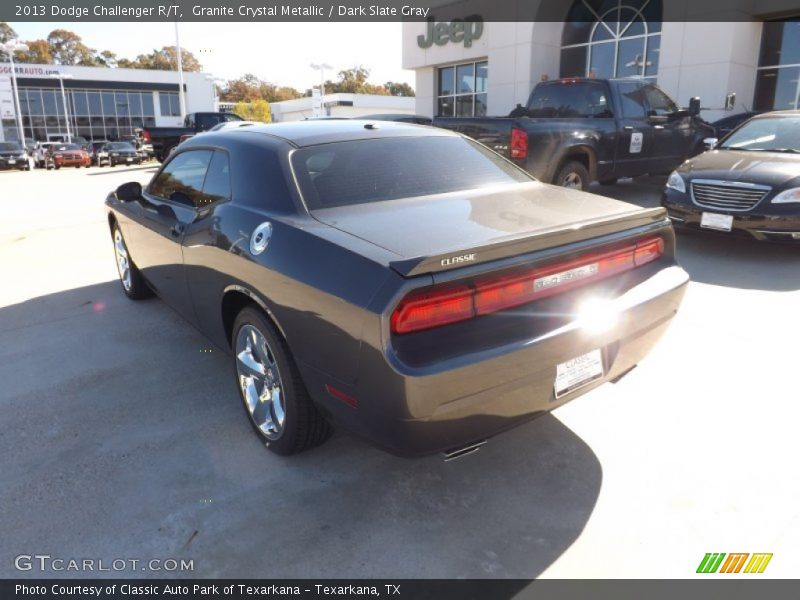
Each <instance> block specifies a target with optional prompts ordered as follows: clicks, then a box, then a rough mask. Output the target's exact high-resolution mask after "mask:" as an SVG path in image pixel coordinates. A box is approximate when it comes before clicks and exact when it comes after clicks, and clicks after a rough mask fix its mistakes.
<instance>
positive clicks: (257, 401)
mask: <svg viewBox="0 0 800 600" xmlns="http://www.w3.org/2000/svg"><path fill="white" fill-rule="evenodd" d="M235 352H236V372H237V375H238V377H239V387H240V389H241V390H242V397H243V398H244V402H245V406H247V411H248V413H250V418H251V419H252V420H253V423H255V425H256V427H258V429H259V430H260V431H261V433H263V434H264V435H265V436H266V437H267V438H268V439H271V440H276V439H278V438H279V437H280V436H281V434H282V433H283V426H284V422H285V421H286V412H285V409H284V397H283V385H282V383H281V376H280V373H279V372H278V365H277V363H276V361H275V355H274V353H273V352H272V350H271V349H270V347H269V344H268V343H267V340H266V338H265V337H264V335H263V334H262V333H261V332H260V331H259V330H258V329H256V328H255V327H254V326H252V325H243V326H242V328H241V329H240V330H239V333H237V334H236V347H235Z"/></svg>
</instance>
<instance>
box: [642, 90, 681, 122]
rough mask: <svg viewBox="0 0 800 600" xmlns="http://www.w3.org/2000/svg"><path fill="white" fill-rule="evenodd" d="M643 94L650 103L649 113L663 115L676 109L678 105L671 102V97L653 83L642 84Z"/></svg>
mask: <svg viewBox="0 0 800 600" xmlns="http://www.w3.org/2000/svg"><path fill="white" fill-rule="evenodd" d="M644 94H645V96H646V97H647V103H648V104H649V105H650V110H651V113H650V114H654V115H660V116H663V115H669V114H671V113H674V112H675V111H677V110H678V105H677V104H675V102H673V100H672V98H670V97H669V96H667V95H666V94H665V93H664V92H662V91H661V90H660V89H658V88H657V87H656V86H654V85H646V86H644Z"/></svg>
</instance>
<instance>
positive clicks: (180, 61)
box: [175, 21, 186, 122]
mask: <svg viewBox="0 0 800 600" xmlns="http://www.w3.org/2000/svg"><path fill="white" fill-rule="evenodd" d="M175 53H176V54H177V58H178V78H179V80H180V82H181V89H180V91H179V92H178V101H179V103H180V106H181V122H182V121H183V120H184V119H185V118H186V98H185V97H184V96H183V57H182V56H181V37H180V35H179V34H178V22H177V21H175Z"/></svg>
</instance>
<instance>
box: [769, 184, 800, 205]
mask: <svg viewBox="0 0 800 600" xmlns="http://www.w3.org/2000/svg"><path fill="white" fill-rule="evenodd" d="M792 202H800V188H792V189H790V190H785V191H783V192H781V193H780V194H778V195H777V196H775V197H774V198H773V199H772V204H790V203H792Z"/></svg>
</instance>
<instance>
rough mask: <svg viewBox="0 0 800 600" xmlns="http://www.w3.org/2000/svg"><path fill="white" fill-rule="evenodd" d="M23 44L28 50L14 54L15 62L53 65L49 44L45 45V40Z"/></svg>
mask: <svg viewBox="0 0 800 600" xmlns="http://www.w3.org/2000/svg"><path fill="white" fill-rule="evenodd" d="M25 43H26V44H27V46H28V49H27V50H25V51H21V50H18V51H17V52H14V60H15V61H17V62H21V63H33V64H37V65H49V64H52V63H53V55H52V53H51V52H50V44H48V43H47V40H33V41H30V42H25Z"/></svg>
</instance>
